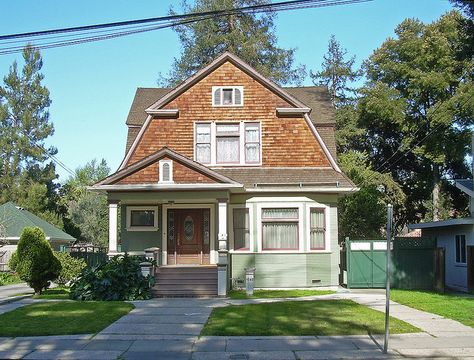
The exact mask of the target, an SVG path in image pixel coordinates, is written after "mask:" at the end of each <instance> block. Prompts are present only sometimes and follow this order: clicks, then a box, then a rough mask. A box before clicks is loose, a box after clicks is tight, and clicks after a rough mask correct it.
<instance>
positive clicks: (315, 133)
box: [304, 114, 342, 172]
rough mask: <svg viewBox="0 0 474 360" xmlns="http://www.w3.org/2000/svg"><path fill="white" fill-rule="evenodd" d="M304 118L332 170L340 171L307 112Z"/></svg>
mask: <svg viewBox="0 0 474 360" xmlns="http://www.w3.org/2000/svg"><path fill="white" fill-rule="evenodd" d="M304 118H305V120H306V123H307V124H308V126H309V128H310V129H311V131H312V132H313V134H314V136H315V137H316V139H317V140H318V142H319V145H320V146H321V148H322V149H323V152H324V154H325V155H326V156H327V158H328V160H329V162H330V164H331V166H332V167H333V169H334V170H336V171H337V172H342V171H341V169H340V168H339V166H338V165H337V163H336V160H335V159H334V157H333V156H332V155H331V152H330V151H329V149H328V147H327V146H326V144H325V143H324V141H323V139H322V138H321V135H319V132H318V130H317V129H316V127H315V126H314V124H313V122H312V121H311V119H310V118H309V115H308V114H304Z"/></svg>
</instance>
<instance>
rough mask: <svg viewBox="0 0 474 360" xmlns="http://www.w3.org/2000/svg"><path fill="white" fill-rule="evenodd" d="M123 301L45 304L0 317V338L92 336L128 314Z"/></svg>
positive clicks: (32, 305) (128, 310)
mask: <svg viewBox="0 0 474 360" xmlns="http://www.w3.org/2000/svg"><path fill="white" fill-rule="evenodd" d="M133 308H134V306H133V305H132V304H129V303H126V302H118V301H114V302H98V301H94V302H77V301H61V302H59V301H48V302H40V303H36V304H31V305H27V306H22V307H20V308H18V309H15V310H13V311H9V312H7V313H4V314H1V315H0V323H1V324H2V326H1V327H0V336H5V337H17V336H46V335H72V334H94V333H97V332H99V331H101V330H103V329H105V328H106V327H107V326H109V325H110V324H111V323H113V322H114V321H117V320H118V319H120V318H121V317H122V316H124V315H126V314H128V313H129V312H130V310H132V309H133Z"/></svg>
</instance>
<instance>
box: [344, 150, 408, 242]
mask: <svg viewBox="0 0 474 360" xmlns="http://www.w3.org/2000/svg"><path fill="white" fill-rule="evenodd" d="M339 162H340V165H341V168H342V169H343V171H344V172H345V173H346V174H347V176H349V178H351V180H352V181H354V183H355V184H356V185H357V186H359V188H360V190H359V191H358V192H355V193H354V194H351V195H347V196H345V197H343V198H341V199H340V200H339V206H338V209H339V236H340V238H341V239H344V238H346V237H349V238H351V239H367V238H376V237H379V236H381V235H382V233H383V229H384V225H385V223H386V214H387V204H392V205H393V206H394V219H395V222H396V223H397V224H401V223H403V222H404V214H405V200H406V197H405V194H404V192H403V190H402V189H401V187H400V186H399V185H398V184H397V183H396V182H395V181H394V180H393V178H392V177H391V176H390V174H381V173H378V172H376V171H374V170H372V168H371V166H370V165H369V163H368V160H367V155H366V154H364V153H360V152H355V151H351V152H348V153H345V154H342V155H341V156H340V157H339Z"/></svg>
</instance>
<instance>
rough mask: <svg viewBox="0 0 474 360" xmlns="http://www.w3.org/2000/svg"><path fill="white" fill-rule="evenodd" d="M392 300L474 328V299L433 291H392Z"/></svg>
mask: <svg viewBox="0 0 474 360" xmlns="http://www.w3.org/2000/svg"><path fill="white" fill-rule="evenodd" d="M390 299H391V300H393V301H395V302H397V303H400V304H403V305H406V306H409V307H412V308H415V309H418V310H422V311H427V312H430V313H433V314H438V315H441V316H444V317H446V318H448V319H453V320H456V321H459V322H460V323H462V324H464V325H467V326H470V327H474V298H469V297H463V296H456V295H452V294H437V293H435V292H431V291H413V290H395V289H394V290H392V291H391V293H390Z"/></svg>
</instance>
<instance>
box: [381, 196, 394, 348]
mask: <svg viewBox="0 0 474 360" xmlns="http://www.w3.org/2000/svg"><path fill="white" fill-rule="evenodd" d="M392 222H393V205H391V204H388V206H387V266H386V282H385V284H386V287H385V337H384V342H383V353H384V354H386V353H387V351H388V336H389V333H390V245H391V243H392Z"/></svg>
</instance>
